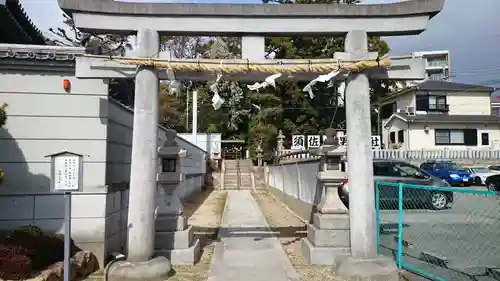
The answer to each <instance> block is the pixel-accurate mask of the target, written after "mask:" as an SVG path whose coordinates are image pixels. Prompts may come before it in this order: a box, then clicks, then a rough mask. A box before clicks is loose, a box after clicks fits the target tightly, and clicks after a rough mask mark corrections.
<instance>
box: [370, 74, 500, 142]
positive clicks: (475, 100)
mask: <svg viewBox="0 0 500 281" xmlns="http://www.w3.org/2000/svg"><path fill="white" fill-rule="evenodd" d="M494 91H495V89H494V88H490V87H484V86H477V85H469V84H461V83H453V82H447V81H435V80H427V81H423V82H421V83H420V84H417V85H414V86H412V87H408V88H406V89H404V90H401V91H399V92H397V93H395V94H393V95H391V96H389V97H386V98H384V99H382V100H381V101H380V107H379V114H380V119H381V120H382V122H381V125H382V142H383V143H384V145H385V147H386V148H402V149H440V148H477V147H499V146H500V118H498V117H496V116H492V112H491V104H490V95H491V93H492V92H494Z"/></svg>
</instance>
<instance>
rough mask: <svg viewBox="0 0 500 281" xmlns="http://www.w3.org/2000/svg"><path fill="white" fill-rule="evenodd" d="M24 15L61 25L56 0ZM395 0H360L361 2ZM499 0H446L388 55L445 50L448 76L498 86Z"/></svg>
mask: <svg viewBox="0 0 500 281" xmlns="http://www.w3.org/2000/svg"><path fill="white" fill-rule="evenodd" d="M81 1H85V0H81ZM21 2H22V3H23V6H24V7H25V10H26V12H27V13H28V15H29V16H30V17H31V18H32V19H33V22H34V23H35V24H36V25H37V26H38V27H39V28H40V29H41V30H43V31H45V32H48V29H49V28H51V27H59V26H62V24H61V21H62V16H61V11H60V9H59V7H58V5H57V1H56V0H21ZM128 2H191V3H192V2H196V3H260V2H261V1H260V0H191V1H189V0H185V1H175V0H172V1H169V0H157V1H153V0H149V1H141V0H131V1H128ZM390 2H397V0H364V3H365V4H372V3H390ZM498 11H500V0H476V1H471V0H447V1H446V4H445V7H444V9H443V11H442V12H441V13H440V14H439V15H438V16H436V17H434V18H433V19H432V20H431V22H430V23H429V26H428V29H427V31H425V32H424V33H422V34H421V35H418V36H405V37H392V38H386V40H387V42H388V43H389V45H390V47H391V49H392V51H391V54H392V55H406V54H409V53H411V52H415V51H428V50H449V51H450V52H451V67H452V68H451V69H452V77H453V78H452V79H453V81H455V82H464V83H476V84H480V85H485V86H497V87H500V17H499V16H498V15H499V13H498Z"/></svg>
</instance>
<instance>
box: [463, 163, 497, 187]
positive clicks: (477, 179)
mask: <svg viewBox="0 0 500 281" xmlns="http://www.w3.org/2000/svg"><path fill="white" fill-rule="evenodd" d="M463 170H464V171H466V172H468V173H470V174H471V175H472V177H473V178H474V184H477V185H482V184H484V183H485V182H486V178H487V177H489V176H493V175H498V174H499V173H500V171H492V170H490V169H488V167H484V166H473V167H464V168H463Z"/></svg>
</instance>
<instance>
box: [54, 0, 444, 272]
mask: <svg viewBox="0 0 500 281" xmlns="http://www.w3.org/2000/svg"><path fill="white" fill-rule="evenodd" d="M58 2H59V5H60V7H61V8H62V9H63V10H64V11H65V12H67V13H68V14H70V15H71V16H72V17H73V19H74V21H75V24H76V27H77V28H79V29H80V30H81V31H83V32H93V33H114V34H135V33H136V34H137V41H138V49H137V50H136V52H135V54H134V57H136V58H137V57H140V58H146V59H158V58H162V57H163V55H162V54H160V49H159V36H160V35H194V36H202V35H208V36H218V35H222V36H241V37H242V58H243V59H246V60H247V62H249V63H250V62H251V63H254V62H255V61H263V60H264V54H265V43H264V39H265V37H266V36H292V35H294V36H301V35H303V36H325V35H326V36H332V35H342V36H346V43H345V52H344V53H337V54H335V58H336V59H341V60H342V61H352V60H354V61H374V60H375V59H377V54H376V53H372V52H368V46H367V36H368V35H375V36H395V35H414V34H419V33H421V32H422V31H424V30H425V29H426V26H427V23H428V21H429V19H430V18H432V17H433V16H434V15H436V14H437V13H439V12H440V11H441V9H442V7H443V5H444V0H410V1H406V2H399V3H393V4H376V5H346V4H328V5H323V4H310V5H300V4H287V5H264V4H255V5H249V4H151V3H125V2H117V1H113V0H85V1H81V0H58ZM170 59H171V58H169V60H170ZM191 63H192V62H191ZM217 63H218V62H217ZM240 63H241V62H240ZM263 63H267V64H270V63H271V64H272V63H274V64H278V63H279V62H277V61H269V60H268V61H267V62H263ZM285 73H286V71H285ZM269 74H270V73H262V72H255V73H243V72H237V73H232V74H228V75H225V76H224V79H234V80H240V81H262V80H264V78H265V77H267V76H268V75H269ZM319 74H324V72H323V73H321V72H318V71H303V72H300V73H293V74H292V75H293V76H292V75H288V76H287V75H282V78H281V79H295V80H311V79H313V78H315V77H316V76H318V75H319ZM76 76H77V77H79V78H94V79H96V78H103V79H108V78H131V77H135V78H136V86H135V87H136V88H135V108H134V110H135V114H134V134H133V147H132V165H131V169H132V170H131V179H130V203H129V230H128V256H127V258H128V260H129V262H132V263H134V262H135V263H137V265H138V266H137V268H140V267H141V265H147V264H148V261H150V260H151V257H152V256H153V244H154V208H155V206H154V202H155V196H156V164H157V147H158V144H157V134H158V130H157V125H158V83H159V82H158V81H159V79H167V78H168V77H167V71H165V70H161V69H157V68H154V67H151V65H150V66H147V65H145V64H135V65H134V64H133V63H131V64H126V63H123V61H122V62H120V61H118V60H106V59H104V58H102V57H92V56H83V57H78V58H77V66H76ZM175 76H176V79H179V80H183V79H186V80H215V76H216V73H206V72H200V71H196V70H194V71H193V70H185V71H176V72H175ZM424 77H425V70H424V62H423V60H421V59H415V58H400V59H393V60H391V66H390V67H389V68H388V69H384V68H380V67H375V68H372V69H367V70H363V71H359V72H350V73H346V74H343V75H338V76H337V77H335V78H334V79H336V80H346V110H347V133H348V135H349V138H348V151H347V153H348V154H347V155H348V161H349V172H348V175H349V179H350V184H349V185H350V187H351V188H350V189H351V190H350V196H354V197H356V200H351V201H350V202H351V207H350V227H351V231H350V233H351V234H350V235H351V241H352V243H351V244H352V245H351V256H350V257H349V258H346V259H344V260H342V261H340V262H339V264H341V266H343V267H344V268H345V269H344V270H343V271H344V272H349V267H351V269H352V270H356V269H357V268H354V267H359V268H361V267H362V268H363V270H364V271H379V270H380V269H381V268H382V267H384V266H386V265H389V264H391V263H393V261H392V260H387V259H384V258H381V257H378V255H377V245H376V235H375V232H376V231H378V230H377V229H375V214H374V208H375V207H374V193H373V189H374V186H373V168H372V160H373V159H372V153H371V140H370V136H371V128H370V111H371V109H370V97H369V89H370V85H369V79H395V80H405V79H409V80H416V79H423V78H424ZM150 271H151V268H150ZM157 274H158V275H161V274H164V272H163V273H162V272H161V270H158V272H157ZM133 275H135V276H137V275H136V274H135V273H134V274H133ZM148 275H151V273H150V274H148ZM141 280H145V278H142V279H141ZM367 280H368V279H367Z"/></svg>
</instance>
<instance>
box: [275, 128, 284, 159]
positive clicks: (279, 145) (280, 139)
mask: <svg viewBox="0 0 500 281" xmlns="http://www.w3.org/2000/svg"><path fill="white" fill-rule="evenodd" d="M276 139H277V141H276V150H277V151H278V155H277V156H280V155H281V152H282V151H283V150H285V146H284V144H285V136H284V135H283V131H281V130H279V132H278V136H277V137H276Z"/></svg>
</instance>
